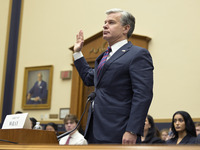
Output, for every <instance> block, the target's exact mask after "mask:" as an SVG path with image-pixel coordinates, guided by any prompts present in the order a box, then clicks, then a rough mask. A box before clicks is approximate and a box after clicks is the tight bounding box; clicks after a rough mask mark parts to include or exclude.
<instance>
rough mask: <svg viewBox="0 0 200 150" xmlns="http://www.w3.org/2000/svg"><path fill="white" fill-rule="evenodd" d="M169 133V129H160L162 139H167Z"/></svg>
mask: <svg viewBox="0 0 200 150" xmlns="http://www.w3.org/2000/svg"><path fill="white" fill-rule="evenodd" d="M168 133H169V129H162V130H161V131H160V138H161V140H163V141H166V140H167V137H168Z"/></svg>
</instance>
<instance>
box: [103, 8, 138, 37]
mask: <svg viewBox="0 0 200 150" xmlns="http://www.w3.org/2000/svg"><path fill="white" fill-rule="evenodd" d="M112 13H121V14H122V17H121V25H122V26H125V25H130V29H129V31H128V34H127V37H128V38H129V37H130V36H131V35H132V33H133V31H134V29H135V17H134V16H133V15H132V14H131V13H129V12H126V11H124V10H121V9H118V8H113V9H110V10H107V11H106V14H107V15H109V14H112Z"/></svg>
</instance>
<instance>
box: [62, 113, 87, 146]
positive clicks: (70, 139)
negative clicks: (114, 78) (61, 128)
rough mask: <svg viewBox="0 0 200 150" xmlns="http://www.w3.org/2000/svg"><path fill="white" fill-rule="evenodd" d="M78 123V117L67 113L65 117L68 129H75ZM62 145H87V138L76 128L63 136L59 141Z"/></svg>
mask: <svg viewBox="0 0 200 150" xmlns="http://www.w3.org/2000/svg"><path fill="white" fill-rule="evenodd" d="M77 123H78V119H77V117H76V116H75V115H71V114H69V115H66V116H65V119H64V125H65V129H66V130H67V131H71V130H73V129H74V128H75V127H76V125H77ZM59 144H60V145H87V144H88V143H87V140H86V139H85V138H84V136H83V135H82V134H80V133H79V131H78V130H75V131H74V132H72V133H71V134H69V135H67V136H65V137H63V138H61V139H60V141H59Z"/></svg>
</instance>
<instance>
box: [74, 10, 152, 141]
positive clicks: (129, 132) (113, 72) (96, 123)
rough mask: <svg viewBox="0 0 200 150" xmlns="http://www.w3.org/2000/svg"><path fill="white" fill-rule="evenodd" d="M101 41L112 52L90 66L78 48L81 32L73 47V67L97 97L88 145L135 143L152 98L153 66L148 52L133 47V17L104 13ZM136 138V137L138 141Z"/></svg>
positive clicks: (89, 119)
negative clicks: (91, 87) (106, 43)
mask: <svg viewBox="0 0 200 150" xmlns="http://www.w3.org/2000/svg"><path fill="white" fill-rule="evenodd" d="M106 14H107V17H106V20H105V24H104V26H103V38H104V39H105V40H106V41H107V42H108V45H109V47H111V50H110V48H109V50H107V51H106V52H104V53H103V54H102V55H100V56H99V57H98V58H97V59H96V62H95V68H94V69H92V68H90V67H89V65H88V63H87V62H86V60H85V59H84V57H83V55H82V53H81V49H82V47H83V42H84V38H83V32H82V31H80V32H79V33H78V34H77V36H76V38H77V41H76V43H75V45H74V54H73V55H74V60H75V61H74V64H75V66H76V68H77V70H78V72H79V74H80V76H81V78H82V80H83V82H84V84H85V85H87V86H95V92H96V98H95V100H94V101H93V103H92V105H91V108H90V110H89V114H88V120H87V126H86V131H85V136H86V139H87V140H88V142H89V143H122V144H135V143H136V142H139V141H140V139H139V137H140V136H141V135H142V134H143V129H144V122H145V118H146V116H147V112H148V109H149V106H150V103H151V100H152V96H153V92H152V89H153V64H152V58H151V56H150V54H149V52H148V50H146V49H144V48H141V47H137V46H134V45H132V43H131V42H128V40H127V39H128V38H129V37H130V36H131V35H132V32H133V30H134V26H135V18H134V17H133V16H132V15H131V14H130V13H128V12H125V11H123V10H120V9H111V10H108V11H107V12H106ZM137 137H138V138H137Z"/></svg>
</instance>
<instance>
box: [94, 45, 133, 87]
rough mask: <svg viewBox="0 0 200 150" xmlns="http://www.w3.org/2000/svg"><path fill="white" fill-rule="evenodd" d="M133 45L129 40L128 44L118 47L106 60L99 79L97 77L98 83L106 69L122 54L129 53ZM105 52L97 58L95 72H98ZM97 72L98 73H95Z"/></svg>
mask: <svg viewBox="0 0 200 150" xmlns="http://www.w3.org/2000/svg"><path fill="white" fill-rule="evenodd" d="M131 46H132V44H131V43H130V42H128V43H127V44H125V45H124V46H122V47H121V48H120V49H118V50H117V51H116V52H115V53H114V54H113V55H112V56H111V57H110V58H109V59H108V61H106V63H105V65H104V66H103V68H102V70H101V73H100V75H99V79H97V77H96V83H97V85H98V83H99V82H100V80H101V78H102V76H103V75H104V73H105V72H106V70H107V69H108V68H109V67H110V65H111V64H112V63H113V62H114V61H115V60H117V59H118V58H120V57H121V56H123V55H124V54H125V53H127V52H128V51H129V49H130V47H131ZM102 56H103V54H102V55H100V56H99V57H98V58H97V60H96V62H97V63H96V65H97V66H96V65H95V72H96V68H97V67H98V64H99V62H100V61H101V58H102ZM95 74H96V73H95Z"/></svg>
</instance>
